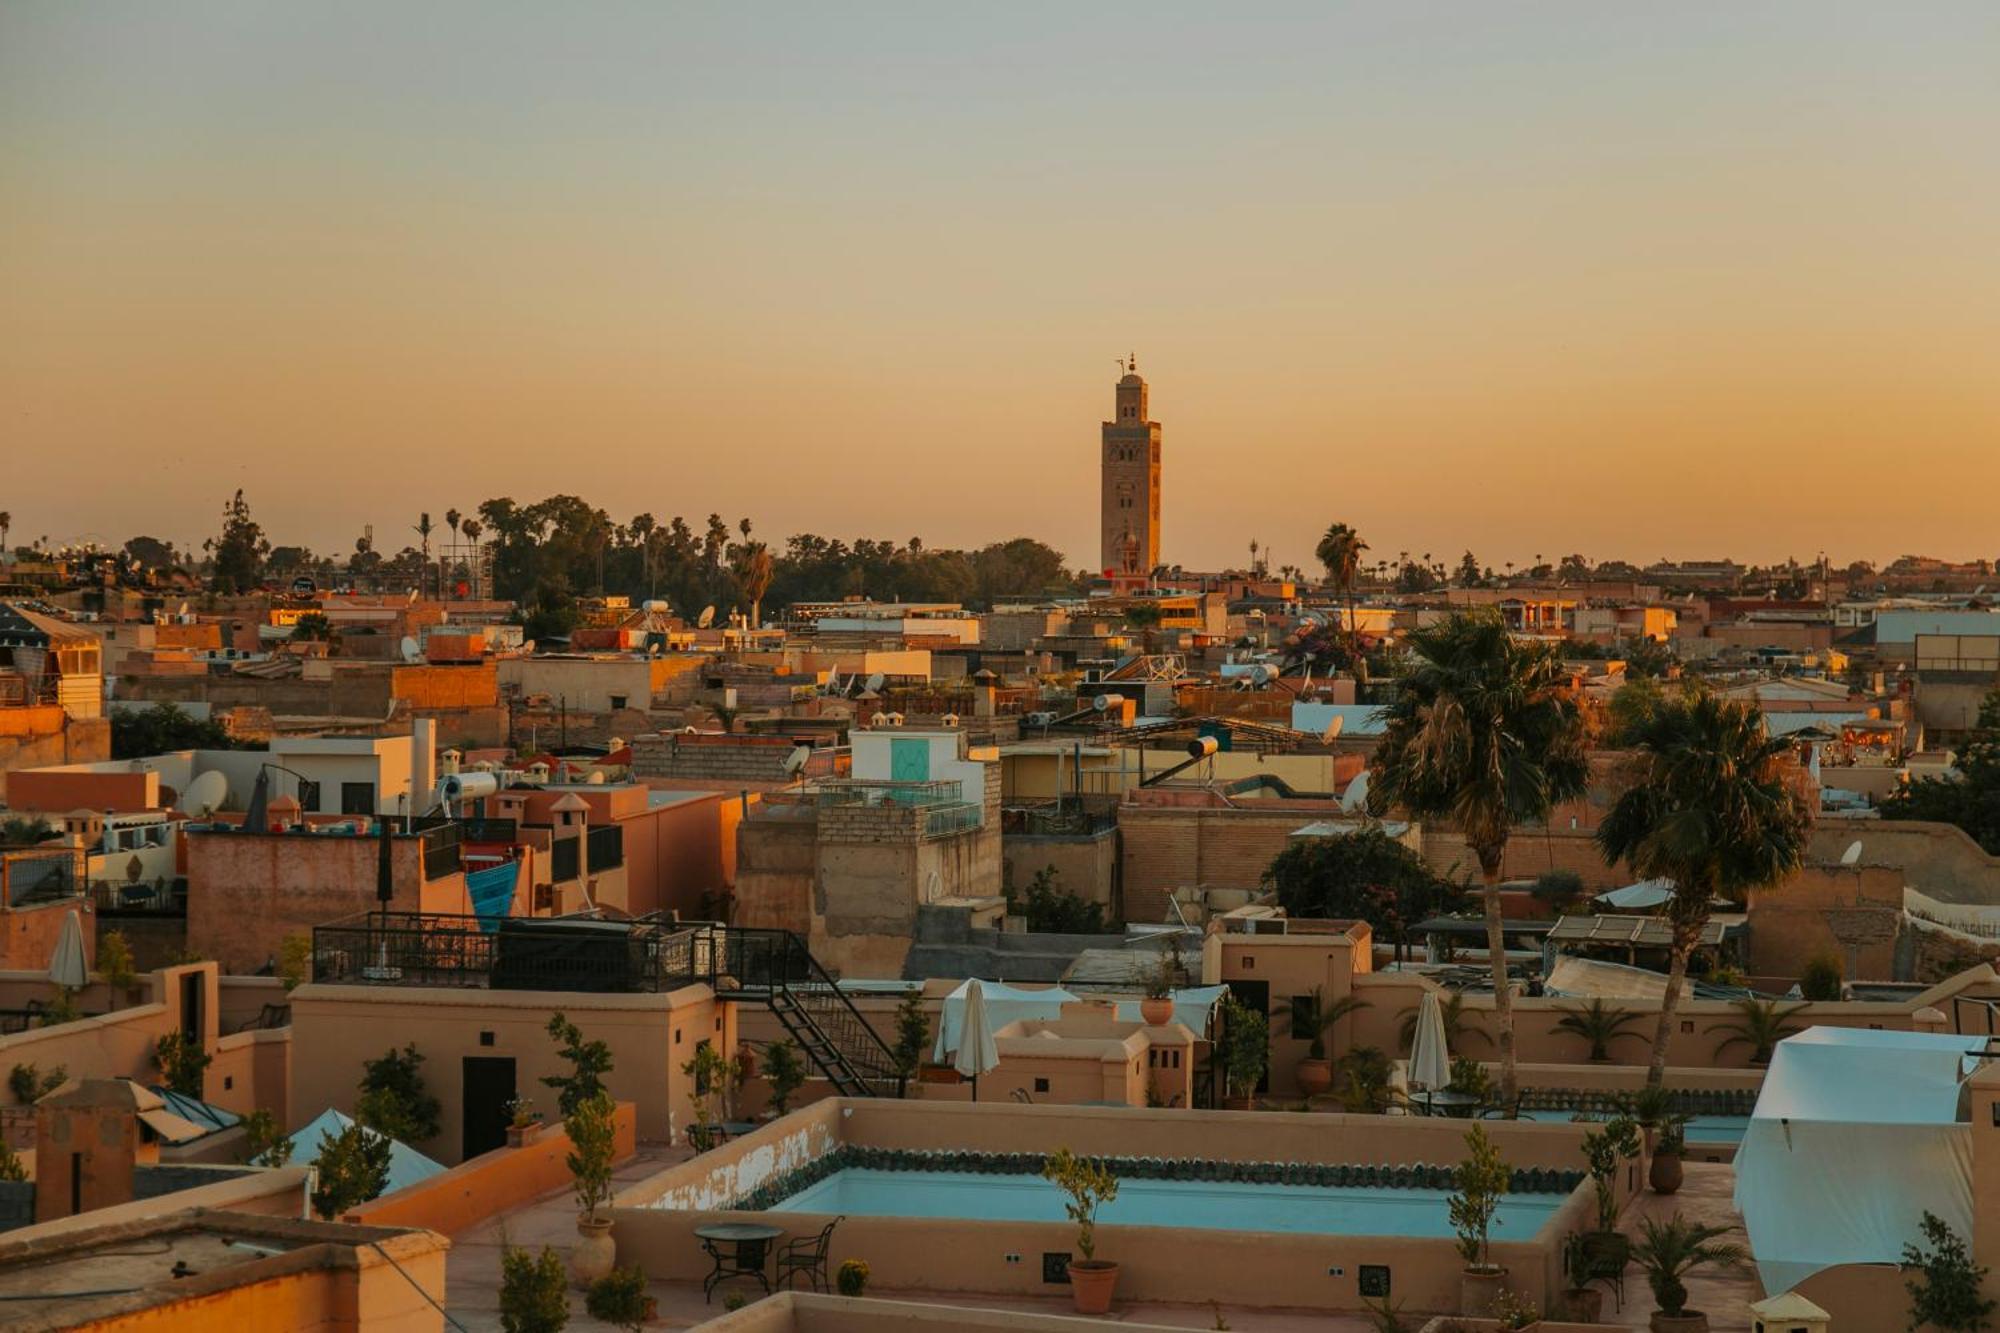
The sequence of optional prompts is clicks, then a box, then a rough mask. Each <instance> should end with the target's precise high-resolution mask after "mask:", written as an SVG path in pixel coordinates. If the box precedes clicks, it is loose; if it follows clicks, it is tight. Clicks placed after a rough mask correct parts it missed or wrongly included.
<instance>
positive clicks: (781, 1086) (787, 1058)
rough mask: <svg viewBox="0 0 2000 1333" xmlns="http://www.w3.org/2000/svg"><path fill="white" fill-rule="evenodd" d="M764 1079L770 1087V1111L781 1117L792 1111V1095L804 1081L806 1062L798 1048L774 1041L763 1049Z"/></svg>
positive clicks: (787, 1042) (785, 1042)
mask: <svg viewBox="0 0 2000 1333" xmlns="http://www.w3.org/2000/svg"><path fill="white" fill-rule="evenodd" d="M764 1078H765V1079H766V1080H767V1081H768V1082H769V1083H770V1085H771V1110H772V1112H773V1113H774V1114H775V1115H783V1114H785V1112H787V1111H789V1110H791V1109H792V1095H793V1094H794V1093H796V1092H797V1091H798V1090H799V1086H800V1085H801V1084H803V1083H804V1082H805V1081H806V1062H805V1060H804V1059H803V1058H802V1057H801V1056H800V1055H799V1048H798V1047H796V1046H794V1045H792V1043H791V1042H789V1041H774V1042H772V1043H771V1044H770V1045H769V1046H766V1047H765V1048H764Z"/></svg>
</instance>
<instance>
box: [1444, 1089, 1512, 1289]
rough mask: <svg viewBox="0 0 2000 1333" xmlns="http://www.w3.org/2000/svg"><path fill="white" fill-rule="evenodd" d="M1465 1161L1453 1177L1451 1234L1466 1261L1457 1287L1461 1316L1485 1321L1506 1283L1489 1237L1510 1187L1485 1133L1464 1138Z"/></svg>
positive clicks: (1480, 1131)
mask: <svg viewBox="0 0 2000 1333" xmlns="http://www.w3.org/2000/svg"><path fill="white" fill-rule="evenodd" d="M1465 1146H1466V1157H1465V1160H1464V1161H1463V1162H1460V1163H1459V1164H1458V1168H1457V1170H1456V1171H1455V1172H1454V1173H1453V1180H1452V1183H1453V1184H1454V1185H1456V1186H1457V1189H1456V1190H1455V1191H1454V1192H1453V1193H1452V1196H1451V1200H1450V1204H1449V1210H1450V1215H1451V1227H1452V1230H1453V1231H1455V1232H1457V1233H1458V1254H1459V1257H1460V1258H1461V1259H1463V1260H1465V1273H1464V1277H1463V1279H1462V1281H1461V1283H1460V1285H1459V1302H1458V1310H1459V1313H1460V1314H1465V1315H1479V1316H1483V1315H1484V1314H1486V1312H1487V1311H1489V1310H1491V1309H1492V1308H1493V1302H1494V1301H1496V1300H1498V1299H1499V1298H1500V1291H1501V1288H1502V1286H1503V1285H1504V1284H1505V1282H1506V1279H1507V1269H1506V1267H1505V1266H1504V1265H1501V1264H1496V1263H1494V1262H1493V1247H1492V1242H1491V1239H1490V1238H1489V1234H1488V1233H1489V1232H1490V1231H1491V1229H1492V1226H1493V1214H1494V1213H1495V1212H1497V1211H1498V1210H1499V1208H1500V1197H1501V1196H1502V1195H1504V1194H1505V1193H1506V1192H1507V1188H1508V1185H1509V1184H1510V1179H1509V1172H1508V1170H1507V1163H1505V1162H1504V1161H1502V1160H1500V1150H1499V1148H1497V1147H1495V1146H1494V1143H1493V1140H1491V1139H1489V1138H1487V1137H1486V1130H1485V1129H1484V1128H1482V1127H1481V1126H1479V1125H1474V1126H1473V1127H1472V1129H1471V1131H1470V1132H1469V1133H1467V1134H1466V1136H1465Z"/></svg>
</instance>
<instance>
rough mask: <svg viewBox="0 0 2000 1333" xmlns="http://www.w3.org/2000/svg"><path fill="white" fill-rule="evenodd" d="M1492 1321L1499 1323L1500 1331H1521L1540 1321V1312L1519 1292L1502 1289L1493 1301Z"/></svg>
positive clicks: (1516, 1332) (1505, 1332) (1515, 1332)
mask: <svg viewBox="0 0 2000 1333" xmlns="http://www.w3.org/2000/svg"><path fill="white" fill-rule="evenodd" d="M1493 1322H1495V1323H1497V1324H1498V1325H1500V1330H1501V1333H1521V1330H1523V1329H1531V1328H1534V1327H1535V1326H1536V1325H1537V1324H1539V1323H1541V1322H1542V1312H1541V1310H1540V1309H1539V1308H1537V1307H1536V1305H1535V1303H1534V1302H1533V1301H1531V1300H1529V1299H1528V1298H1527V1297H1526V1296H1523V1295H1521V1294H1520V1293H1519V1292H1517V1291H1502V1292H1501V1293H1500V1295H1499V1296H1498V1297H1497V1298H1496V1299H1495V1300H1494V1302H1493Z"/></svg>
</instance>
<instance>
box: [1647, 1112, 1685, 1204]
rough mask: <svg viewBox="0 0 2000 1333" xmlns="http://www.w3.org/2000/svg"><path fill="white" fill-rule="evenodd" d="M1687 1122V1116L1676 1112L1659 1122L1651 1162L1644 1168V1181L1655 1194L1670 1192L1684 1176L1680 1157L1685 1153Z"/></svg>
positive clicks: (1677, 1187) (1678, 1186) (1678, 1185)
mask: <svg viewBox="0 0 2000 1333" xmlns="http://www.w3.org/2000/svg"><path fill="white" fill-rule="evenodd" d="M1687 1124H1688V1118H1687V1117H1686V1116H1685V1115H1681V1114H1679V1113H1678V1112H1676V1113H1675V1114H1673V1115H1670V1116H1668V1117H1667V1118H1666V1119H1665V1120H1662V1121H1661V1122H1660V1128H1659V1139H1658V1140H1657V1141H1656V1142H1655V1143H1654V1144H1653V1163H1652V1165H1651V1166H1649V1167H1647V1168H1646V1183H1647V1184H1648V1185H1650V1186H1652V1189H1653V1193H1655V1194H1672V1193H1673V1192H1674V1191H1675V1190H1677V1189H1679V1188H1680V1187H1681V1181H1682V1180H1683V1179H1684V1178H1685V1177H1686V1174H1687V1173H1686V1171H1685V1170H1684V1169H1683V1168H1682V1166H1681V1159H1682V1158H1684V1157H1685V1156H1686V1155H1687Z"/></svg>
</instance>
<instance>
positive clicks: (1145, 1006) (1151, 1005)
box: [1139, 995, 1174, 1028]
mask: <svg viewBox="0 0 2000 1333" xmlns="http://www.w3.org/2000/svg"><path fill="white" fill-rule="evenodd" d="M1139 1017H1140V1018H1142V1019H1144V1020H1145V1022H1146V1025H1147V1026H1148V1027H1156V1028H1157V1027H1165V1026H1166V1025H1167V1024H1169V1023H1171V1022H1173V1021H1174V1001H1173V997H1171V996H1168V995H1148V996H1147V997H1146V998H1145V999H1143V1000H1141V1001H1139Z"/></svg>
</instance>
